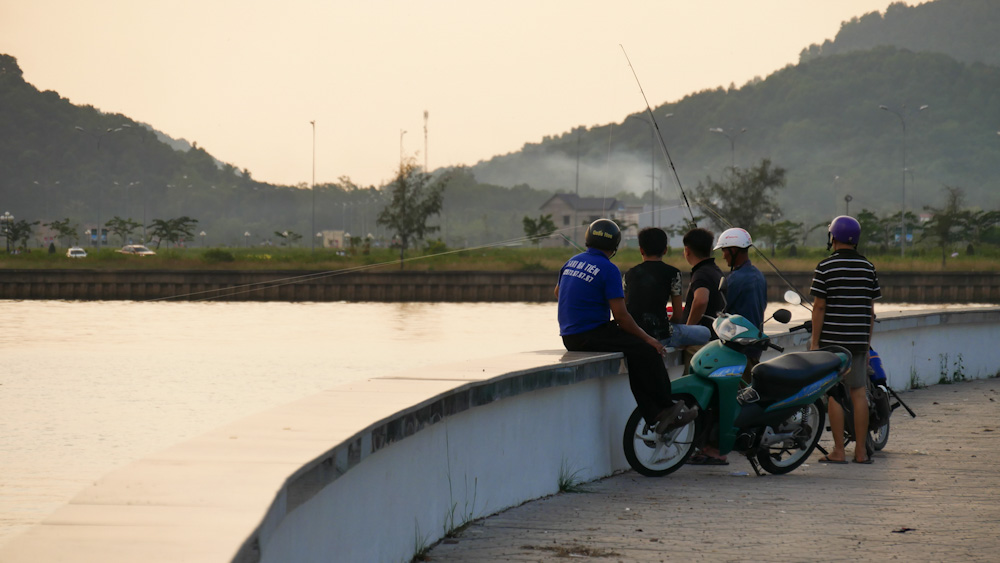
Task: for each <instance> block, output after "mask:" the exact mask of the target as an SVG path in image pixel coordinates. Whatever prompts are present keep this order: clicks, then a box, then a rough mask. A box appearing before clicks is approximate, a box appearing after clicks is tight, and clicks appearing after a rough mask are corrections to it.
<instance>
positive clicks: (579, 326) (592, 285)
mask: <svg viewBox="0 0 1000 563" xmlns="http://www.w3.org/2000/svg"><path fill="white" fill-rule="evenodd" d="M621 239H622V234H621V230H620V229H619V228H618V225H616V224H615V222H614V221H612V220H610V219H598V220H596V221H594V222H593V223H591V224H590V226H589V227H587V238H586V245H587V251H586V252H583V253H581V254H577V255H576V256H574V257H573V258H571V259H570V260H569V261H568V262H566V264H565V265H563V267H562V269H561V270H560V271H559V283H558V285H556V297H557V298H558V299H559V334H560V335H561V336H562V339H563V345H564V346H566V349H567V350H569V351H571V352H622V353H623V354H624V355H625V365H626V367H627V368H628V380H629V386H630V387H631V389H632V395H633V396H634V397H635V401H636V403H637V404H638V405H639V409H640V410H641V412H642V416H643V418H644V419H645V420H646V423H647V424H648V425H649V426H651V427H655V430H656V432H657V433H660V434H662V433H664V432H667V431H669V430H671V429H674V428H677V427H679V426H683V425H685V424H687V423H688V422H690V421H692V420H694V419H695V418H696V417H697V416H698V408H697V407H692V408H690V409H688V408H687V407H686V406H685V405H684V402H683V401H674V400H673V399H672V398H671V396H670V395H671V393H670V376H669V375H668V374H667V368H666V367H665V366H664V365H663V358H662V355H663V353H664V350H663V344H660V342H659V341H657V340H656V339H655V338H653V337H652V336H650V335H648V334H646V332H645V331H643V330H642V329H641V328H639V325H637V324H636V322H635V320H633V319H632V316H631V315H629V313H628V309H627V308H626V307H625V292H624V289H623V287H622V275H621V272H620V271H619V270H618V267H617V266H615V265H614V264H613V263H612V262H611V257H612V256H614V255H615V253H616V252H617V251H618V244H619V243H620V242H621ZM612 315H613V316H614V321H612V320H611V316H612Z"/></svg>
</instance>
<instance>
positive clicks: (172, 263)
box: [0, 246, 1000, 283]
mask: <svg viewBox="0 0 1000 563" xmlns="http://www.w3.org/2000/svg"><path fill="white" fill-rule="evenodd" d="M150 248H152V249H153V250H155V251H156V256H145V257H138V256H126V255H123V254H119V253H118V252H116V250H117V248H116V247H104V248H102V249H101V250H100V251H98V250H97V249H95V248H93V247H87V249H86V250H87V253H88V256H87V257H86V258H82V259H76V258H67V257H66V250H65V248H63V249H60V250H58V251H57V252H55V253H54V254H49V253H48V252H46V251H45V250H44V249H35V250H33V251H32V252H30V253H24V254H16V255H15V254H11V255H7V254H0V268H4V269H84V270H132V269H136V270H142V269H150V270H153V269H156V270H199V269H202V270H204V269H212V270H264V269H267V270H290V271H291V270H309V271H335V270H345V269H355V268H371V269H373V270H375V271H378V270H385V271H390V270H398V269H399V251H398V250H396V249H389V248H373V249H371V250H370V251H368V252H367V253H366V252H365V251H364V250H362V249H360V248H356V249H353V250H350V251H346V252H345V251H339V252H338V251H337V250H336V249H332V248H317V249H315V250H311V249H309V248H288V247H277V246H271V247H250V248H235V247H230V248H221V247H216V248H166V247H161V248H159V249H157V248H156V247H155V246H151V247H150ZM435 249H436V250H440V248H439V247H435ZM577 252H578V251H577V250H576V249H575V248H572V247H564V248H535V247H532V246H521V247H507V246H499V247H490V248H472V249H445V250H443V251H440V252H433V253H432V252H429V251H425V250H421V249H411V250H408V251H407V252H406V260H405V263H404V268H403V269H404V270H411V271H503V272H553V273H554V272H557V271H558V270H559V268H560V267H562V265H563V264H564V263H565V262H566V260H568V259H569V258H570V257H571V256H573V255H574V254H576V253H577ZM230 256H231V257H232V260H229V257H230ZM826 256H828V253H827V252H826V251H825V250H824V249H822V248H817V249H803V250H800V251H799V252H798V255H797V256H788V255H787V253H784V252H778V253H777V255H776V256H775V257H773V258H772V257H771V255H770V252H767V257H768V259H770V260H771V261H772V262H774V264H775V265H776V266H777V267H778V268H779V269H780V270H781V271H783V272H812V270H813V269H814V268H815V267H816V264H817V263H818V262H819V261H820V260H821V259H823V258H824V257H826ZM753 258H754V259H755V262H756V263H757V265H758V266H759V267H760V268H761V269H762V270H763V269H766V268H768V266H767V265H766V264H764V263H763V262H764V261H763V259H761V258H760V257H759V256H753ZM869 258H871V260H872V261H873V262H874V263H875V265H876V267H877V268H878V269H879V271H882V272H885V271H889V272H891V271H904V272H905V271H912V272H933V271H941V261H940V256H939V255H936V254H934V255H927V254H926V253H925V254H920V253H918V252H912V253H910V254H908V255H907V257H906V258H900V257H899V256H898V255H892V254H883V255H869ZM664 260H665V261H666V262H667V263H669V264H671V265H673V266H675V267H677V268H679V269H680V270H681V271H683V272H686V271H688V270H689V269H690V266H689V265H688V264H687V263H686V262H685V261H684V258H683V256H682V255H681V253H680V251H678V250H677V249H673V250H672V251H671V253H670V254H669V255H667V256H666V257H664ZM613 261H614V263H615V264H617V265H618V267H619V268H620V269H622V270H623V271H624V270H626V269H628V268H630V267H632V266H633V265H635V264H638V263H639V262H641V261H642V257H641V256H640V255H639V251H638V250H637V249H635V248H622V249H621V251H620V252H619V253H618V254H617V255H615V257H614V260H613ZM716 261H717V262H721V258H719V257H718V256H717V257H716ZM944 270H945V271H962V272H978V271H1000V260H998V259H997V256H987V255H986V254H985V253H981V254H977V255H975V256H960V257H958V258H954V259H949V260H948V263H947V265H946V267H945V268H944ZM553 283H554V281H553Z"/></svg>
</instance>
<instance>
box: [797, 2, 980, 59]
mask: <svg viewBox="0 0 1000 563" xmlns="http://www.w3.org/2000/svg"><path fill="white" fill-rule="evenodd" d="M998 23H1000V2H996V0H937V1H936V2H926V3H923V4H919V5H917V6H907V5H906V4H903V3H902V2H897V3H894V4H890V5H889V7H888V8H887V9H886V11H885V14H880V13H879V12H871V13H868V14H865V15H863V16H861V17H859V18H853V19H852V20H851V21H849V22H845V23H844V24H843V25H842V26H841V28H840V32H839V33H837V37H836V38H835V39H834V40H833V41H830V40H827V41H825V42H823V43H822V44H813V45H810V46H809V47H808V48H806V49H804V50H803V51H802V53H801V55H800V56H799V58H800V60H801V61H802V62H805V61H807V60H810V59H813V58H815V57H818V56H825V55H841V54H844V53H849V52H851V51H866V50H868V49H872V48H875V47H879V46H883V45H891V46H894V47H899V48H902V49H908V50H910V51H917V52H930V53H941V54H945V55H949V56H951V57H952V58H955V59H957V60H959V61H962V62H966V63H984V64H989V65H994V66H1000V33H997V24H998Z"/></svg>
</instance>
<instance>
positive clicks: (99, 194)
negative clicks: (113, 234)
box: [74, 125, 123, 250]
mask: <svg viewBox="0 0 1000 563" xmlns="http://www.w3.org/2000/svg"><path fill="white" fill-rule="evenodd" d="M74 129H76V130H77V131H79V132H81V133H86V134H87V135H90V136H91V137H94V138H96V139H97V152H98V153H99V152H101V139H102V138H103V137H105V136H106V135H110V134H111V133H117V132H119V131H122V130H123V128H122V127H115V128H111V127H108V128H107V129H106V130H105V131H104V132H103V133H94V132H93V131H89V130H87V129H84V128H83V127H80V126H79V125H77V126H76V127H74ZM103 191H104V190H103V186H102V184H101V183H100V182H98V183H97V250H101V232H102V229H101V197H102V195H103V194H102V192H103Z"/></svg>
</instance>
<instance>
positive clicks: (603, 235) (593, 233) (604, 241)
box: [585, 219, 622, 252]
mask: <svg viewBox="0 0 1000 563" xmlns="http://www.w3.org/2000/svg"><path fill="white" fill-rule="evenodd" d="M621 241H622V230H621V229H619V228H618V224H617V223H615V222H614V221H612V220H611V219H598V220H596V221H594V222H593V223H591V224H590V226H589V227H587V239H586V241H585V242H586V244H587V246H588V247H590V248H596V249H598V250H606V251H608V252H614V251H616V250H618V243H620V242H621Z"/></svg>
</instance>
